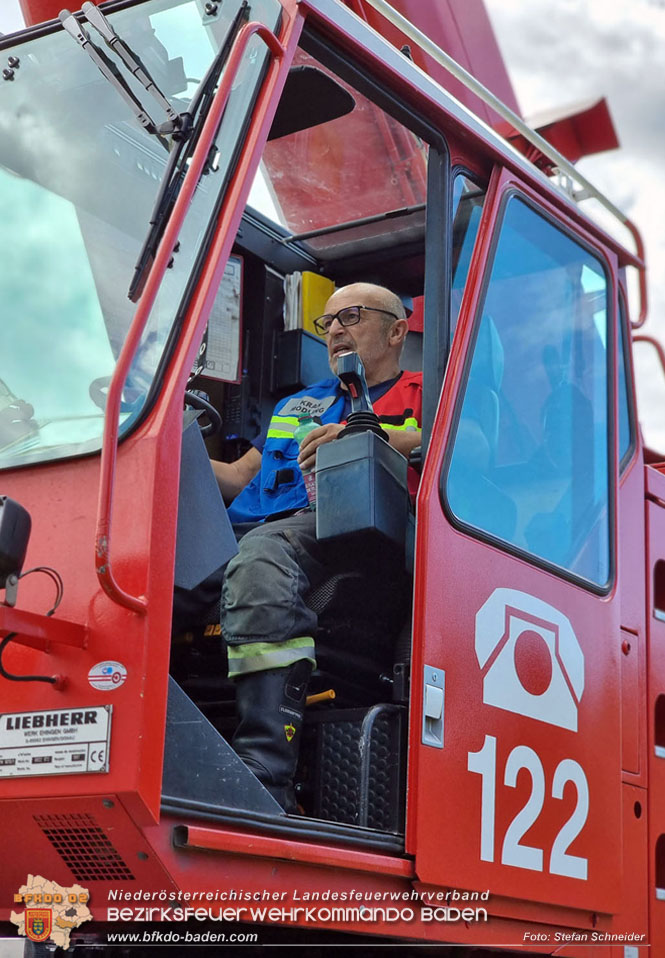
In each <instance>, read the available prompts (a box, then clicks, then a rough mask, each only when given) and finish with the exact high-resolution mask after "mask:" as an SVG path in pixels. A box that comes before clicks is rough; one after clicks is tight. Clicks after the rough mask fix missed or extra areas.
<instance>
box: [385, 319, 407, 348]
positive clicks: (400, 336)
mask: <svg viewBox="0 0 665 958" xmlns="http://www.w3.org/2000/svg"><path fill="white" fill-rule="evenodd" d="M408 331H409V323H408V321H407V320H406V319H396V320H395V322H394V323H393V325H392V327H391V329H390V333H389V335H388V342H389V343H390V345H391V346H398V345H399V344H400V343H402V342H404V339H405V338H406V334H407V333H408Z"/></svg>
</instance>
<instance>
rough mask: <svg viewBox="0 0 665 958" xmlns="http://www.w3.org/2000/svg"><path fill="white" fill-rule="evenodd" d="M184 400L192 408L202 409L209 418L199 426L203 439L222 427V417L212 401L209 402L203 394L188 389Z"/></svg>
mask: <svg viewBox="0 0 665 958" xmlns="http://www.w3.org/2000/svg"><path fill="white" fill-rule="evenodd" d="M185 402H186V403H187V404H188V405H190V406H193V407H194V409H202V410H203V411H204V412H205V414H206V416H207V417H208V419H209V420H210V422H209V423H208V425H207V426H201V435H202V436H203V438H204V439H208V438H209V437H210V436H214V435H215V434H216V433H218V432H219V430H220V429H221V428H222V417H221V416H220V414H219V413H218V412H217V410H216V409H215V407H214V406H213V405H212V403H209V402H208V400H207V399H204V398H203V396H199V394H198V393H195V392H190V391H189V390H187V392H186V393H185Z"/></svg>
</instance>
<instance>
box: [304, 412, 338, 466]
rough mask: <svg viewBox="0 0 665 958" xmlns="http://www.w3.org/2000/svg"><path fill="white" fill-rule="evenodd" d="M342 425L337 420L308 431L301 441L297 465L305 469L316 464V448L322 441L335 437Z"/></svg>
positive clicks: (329, 440) (328, 440)
mask: <svg viewBox="0 0 665 958" xmlns="http://www.w3.org/2000/svg"><path fill="white" fill-rule="evenodd" d="M342 429H344V425H343V424H342V423H339V422H329V423H328V424H327V425H326V426H318V427H317V428H316V429H312V431H311V432H308V433H307V435H306V436H305V438H304V439H303V441H302V446H301V447H300V452H299V453H298V465H299V466H300V468H301V469H304V470H305V471H307V470H308V469H313V468H314V466H315V465H316V450H317V449H318V448H319V446H321V445H323V443H324V442H331V441H332V440H333V439H337V437H338V436H339V434H340V432H341V431H342Z"/></svg>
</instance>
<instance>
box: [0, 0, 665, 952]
mask: <svg viewBox="0 0 665 958" xmlns="http://www.w3.org/2000/svg"><path fill="white" fill-rule="evenodd" d="M25 7H26V9H27V10H28V12H29V13H30V19H31V22H32V23H33V24H35V25H33V26H31V27H29V28H27V29H26V30H25V31H24V32H22V33H20V34H16V35H14V36H11V37H5V38H2V39H0V59H1V60H2V61H3V69H4V79H3V80H2V81H1V82H0V87H1V89H0V94H1V95H0V124H1V128H2V136H1V137H0V207H1V208H2V211H3V215H2V222H3V230H4V234H5V237H6V242H5V246H4V252H3V267H2V271H1V272H0V301H1V302H2V304H3V315H4V322H3V333H2V340H3V347H2V350H1V352H0V378H1V379H2V391H1V392H0V494H1V495H2V497H3V499H2V500H0V501H1V502H2V508H1V510H0V517H1V519H0V585H1V586H2V587H3V588H4V589H5V601H4V604H2V605H0V632H1V634H2V636H4V638H2V640H1V641H0V666H1V669H2V677H1V678H0V683H1V685H2V693H3V695H2V702H3V705H2V715H1V716H0V800H1V802H2V806H3V811H4V814H3V821H4V826H3V828H2V832H1V839H0V842H1V846H2V853H1V857H2V861H3V869H2V881H1V882H0V886H1V888H2V892H1V894H0V908H2V917H3V921H4V922H6V923H7V925H6V927H7V928H8V933H9V934H11V935H14V934H16V927H17V926H18V930H19V932H20V933H21V934H25V935H27V937H28V938H32V940H33V942H39V941H40V940H42V941H45V940H48V939H50V941H51V942H52V943H55V944H58V945H60V946H63V947H66V946H67V945H68V944H70V943H72V944H74V945H75V947H76V950H77V952H81V951H84V950H85V949H86V948H87V947H88V945H90V944H91V943H93V942H95V943H97V944H99V943H102V944H108V945H113V944H121V943H122V944H124V945H125V946H126V947H130V948H132V949H134V948H137V949H139V948H141V947H142V946H143V945H144V944H153V945H154V944H156V943H159V942H162V941H163V942H169V941H170V942H174V941H177V942H179V943H180V944H181V945H182V946H184V945H186V944H187V943H189V942H191V943H197V942H199V941H212V940H215V941H218V942H221V941H226V942H231V941H238V942H240V941H248V940H249V941H252V940H254V941H256V942H258V943H268V942H285V941H286V942H289V941H293V942H297V943H306V942H314V941H317V940H321V941H336V942H338V943H354V942H356V943H357V942H359V941H361V940H362V941H363V942H364V945H363V947H364V948H365V949H367V947H371V942H372V941H374V942H376V943H377V944H378V943H386V942H394V941H402V942H405V941H408V942H415V943H447V944H457V945H459V947H460V949H461V950H464V949H468V948H472V949H474V952H473V953H474V954H475V953H478V954H481V953H489V950H490V949H493V948H499V947H500V948H503V949H504V951H505V952H507V953H511V952H518V951H519V952H520V953H522V952H526V953H533V954H557V955H566V956H578V955H584V956H596V955H597V956H601V955H602V956H611V958H644V956H645V955H646V954H647V948H648V947H649V946H651V948H652V949H655V950H656V951H657V950H658V948H659V947H663V944H662V943H663V942H665V917H664V915H663V909H664V908H665V904H664V903H663V899H664V898H665V812H664V811H663V802H662V795H663V789H664V785H665V771H664V769H665V764H663V756H665V724H664V715H665V712H664V710H663V701H664V698H663V696H664V695H665V656H664V653H663V651H662V650H661V649H660V643H661V642H662V641H663V635H661V634H660V633H661V632H662V631H663V630H664V629H665V626H664V625H663V621H665V598H664V596H665V589H664V582H665V574H664V572H663V570H664V569H665V559H664V558H663V557H662V556H661V554H660V553H661V552H662V551H663V547H662V542H663V541H665V534H663V530H662V528H661V527H665V513H661V512H660V510H661V509H662V508H663V507H664V505H665V478H664V479H660V478H659V476H661V475H662V474H663V467H662V463H659V462H658V457H657V456H656V455H654V454H653V453H650V452H649V451H648V450H646V449H645V448H644V445H643V442H642V438H641V434H640V429H639V426H638V422H637V418H636V407H635V390H634V384H633V380H634V371H633V362H632V350H631V317H630V315H629V309H628V297H627V280H626V275H627V273H628V272H630V271H635V272H636V273H637V275H638V278H639V280H640V284H641V290H642V301H641V303H640V304H639V305H638V309H637V311H636V315H634V316H633V324H635V325H636V324H639V323H641V322H642V321H643V320H644V318H645V309H646V301H645V297H644V270H645V266H644V257H643V252H642V248H641V243H640V240H639V235H638V234H637V231H636V230H635V229H634V227H632V226H631V224H630V223H628V222H627V221H626V220H625V218H624V217H623V216H622V215H621V214H620V213H619V211H617V210H616V209H615V208H614V207H613V206H612V204H611V202H610V201H609V200H607V199H606V198H605V197H603V196H601V195H600V194H599V193H598V192H597V191H595V190H594V189H593V187H592V186H591V184H588V183H587V182H586V181H585V180H583V178H581V177H580V175H579V174H578V173H577V171H576V170H575V168H574V167H573V166H572V165H571V164H570V163H569V161H567V160H566V159H565V158H564V156H562V155H561V154H559V153H557V152H556V150H554V148H553V147H551V146H550V145H549V144H548V143H547V142H545V141H544V140H542V138H541V137H539V136H538V134H536V133H534V132H533V131H531V130H529V129H528V128H526V127H524V124H522V123H521V121H520V119H519V117H517V116H516V115H515V113H514V110H513V112H511V111H510V110H509V109H508V108H507V107H505V106H502V105H501V104H500V103H498V102H497V101H496V100H495V99H494V98H492V97H491V96H488V95H486V93H484V92H483V91H482V90H480V89H479V88H478V86H477V85H474V84H473V83H472V81H470V80H467V79H466V78H465V77H464V74H463V71H461V70H457V77H456V81H455V83H456V84H457V85H456V86H455V88H454V89H455V91H456V94H457V95H453V93H451V91H450V88H449V87H451V84H446V85H445V86H444V85H442V84H441V82H438V81H439V80H441V79H444V77H445V75H446V74H445V73H444V65H446V64H447V65H448V66H450V64H449V63H448V61H447V60H446V57H445V55H444V54H443V53H442V52H441V51H440V50H438V49H437V48H436V47H434V45H433V44H432V42H431V41H429V40H428V39H427V37H426V36H425V35H424V34H422V33H420V32H419V31H418V30H416V29H414V28H412V27H411V26H410V25H409V24H408V23H405V22H404V21H403V20H402V19H401V18H400V17H399V15H397V14H394V13H393V12H391V10H390V8H388V7H387V5H386V4H385V3H383V0H371V3H370V2H368V3H363V4H354V5H353V8H352V9H349V7H347V6H344V5H342V4H341V3H339V2H337V0H302V2H299V3H296V2H295V0H251V2H242V0H224V3H218V2H210V3H205V4H203V3H200V2H198V0H137V2H127V0H118V2H109V3H105V4H103V5H102V12H103V13H104V14H105V17H106V18H107V19H106V20H105V21H104V20H102V21H100V20H99V18H98V17H97V16H96V12H95V11H96V8H95V7H92V6H91V5H85V8H84V11H83V13H82V14H76V15H75V16H71V15H69V16H67V15H66V14H65V13H63V15H62V16H61V17H60V19H58V20H48V17H49V16H53V15H55V13H56V12H57V11H55V9H54V8H53V5H52V4H51V3H50V2H46V0H41V2H37V0H34V2H31V3H30V4H27V3H26V4H25ZM476 9H477V8H476ZM481 12H482V11H481ZM414 15H415V14H414ZM478 15H479V16H480V13H479V14H478ZM386 18H390V19H391V23H390V25H389V24H388V23H387V19H386ZM38 19H39V20H42V21H46V22H41V23H37V20H38ZM100 23H101V26H100ZM478 23H479V24H480V26H482V28H483V30H484V31H485V33H484V34H483V36H486V37H487V43H488V44H491V43H493V40H492V38H491V33H489V34H488V33H487V31H488V29H489V24H488V22H487V21H486V19H484V20H479V21H478ZM104 24H106V27H105V26H104ZM108 25H110V27H111V28H112V29H111V31H110V32H108V29H109V28H108ZM480 26H479V29H480ZM377 27H378V28H380V31H379V30H378V29H377ZM105 30H106V31H107V32H106V34H105V32H104V31H105ZM382 34H383V35H382ZM386 37H388V38H390V41H392V42H389V40H388V39H386ZM488 49H489V47H488ZM427 58H429V59H427ZM132 64H133V66H132ZM423 68H428V69H429V72H430V73H431V74H433V75H434V74H436V77H437V78H436V79H435V78H434V76H430V75H428V74H427V73H426V72H425V70H424V69H423ZM437 71H438V72H437ZM506 84H507V81H506V82H504V83H503V88H504V91H505V96H504V98H505V99H508V100H510V98H511V94H510V92H509V87H508V86H507V85H506ZM479 96H482V97H484V98H485V99H484V100H483V102H482V104H480V101H479V100H478V97H479ZM160 97H161V99H160ZM460 97H462V98H464V99H465V100H466V105H464V103H462V102H461V100H460ZM479 104H480V105H479ZM472 106H473V107H474V110H475V112H474V110H472V108H471V107H472ZM509 106H512V107H513V108H515V106H516V105H515V104H514V103H512V102H511V103H509ZM169 111H170V112H169ZM479 114H482V116H481V115H479ZM493 127H497V128H498V127H502V132H504V133H506V132H510V133H511V135H512V136H513V140H514V142H513V143H512V144H511V142H510V141H508V140H506V139H505V138H504V137H503V136H501V135H500V133H499V132H497V131H496V130H495V129H494V128H493ZM571 135H572V134H571ZM580 191H584V192H585V193H586V194H588V195H590V196H591V197H592V198H594V199H595V200H596V201H597V203H600V204H601V205H603V206H604V207H605V210H606V211H609V212H610V213H611V214H612V216H613V218H614V221H615V222H618V223H619V225H620V226H621V227H622V228H624V229H625V228H626V227H627V231H628V232H627V240H625V241H624V242H623V243H622V242H620V241H619V240H618V239H616V238H615V237H614V235H612V234H611V233H610V232H607V231H606V230H605V229H604V228H602V227H601V226H599V225H598V223H597V222H596V221H595V220H593V219H591V218H590V217H589V216H588V215H587V214H586V213H585V212H584V209H583V208H582V206H581V204H580V202H578V200H579V193H580ZM613 232H614V231H613ZM357 280H369V281H373V282H379V283H382V284H384V285H387V286H389V287H390V288H391V289H393V290H395V291H396V292H397V293H398V294H399V295H401V296H402V298H403V300H404V302H405V303H406V304H407V305H408V308H409V311H410V314H411V315H410V327H411V330H410V333H409V336H408V339H407V348H406V350H405V354H404V357H403V364H404V368H405V369H409V370H422V373H423V390H424V408H423V437H422V451H421V457H420V462H419V464H418V465H419V469H420V473H421V475H420V482H419V486H418V490H417V496H416V498H415V502H414V503H413V506H412V508H411V511H410V518H409V521H408V523H407V532H406V534H405V537H404V538H405V541H404V543H403V547H404V550H405V561H406V562H407V564H408V565H409V569H410V589H409V595H405V596H393V597H392V598H393V599H395V602H394V603H393V604H389V605H388V606H386V605H385V602H384V601H383V600H382V601H381V602H379V603H377V602H376V601H373V597H372V596H371V595H367V593H366V589H365V587H364V584H363V582H362V580H359V579H358V578H357V576H355V575H354V574H353V573H351V572H350V573H349V575H348V576H347V577H344V576H342V577H341V579H340V581H337V582H334V583H332V584H331V590H332V592H333V593H335V598H334V600H333V601H332V604H331V601H330V596H329V595H319V596H316V597H312V602H316V603H319V605H317V606H316V607H317V609H318V610H319V611H320V613H321V615H320V625H321V629H320V632H321V634H320V636H317V649H319V648H320V656H319V673H320V675H319V685H318V686H317V687H316V689H317V691H318V692H319V693H321V694H320V695H319V698H318V700H317V701H314V702H312V703H311V704H310V705H309V706H308V710H307V717H306V734H305V738H304V742H303V747H302V755H301V763H300V768H299V773H298V780H299V786H300V792H299V796H300V802H301V805H302V811H303V814H302V815H298V816H294V815H287V814H285V813H284V812H283V811H282V810H281V809H280V808H279V807H278V806H277V805H276V804H275V803H274V802H273V801H272V799H271V797H270V796H269V795H268V793H267V792H265V790H264V789H263V788H262V787H261V786H260V785H259V783H258V781H257V780H255V779H254V777H253V776H252V774H251V773H250V772H249V771H248V770H247V769H245V768H244V766H242V763H240V762H239V760H237V759H236V757H235V755H234V753H233V752H232V750H231V748H230V746H229V745H228V740H229V739H230V736H231V734H232V732H233V725H234V718H233V688H232V684H231V683H229V682H228V680H227V679H226V678H225V662H224V650H223V643H222V641H221V638H220V635H219V625H218V622H219V616H218V615H217V617H216V618H215V612H214V610H212V611H211V615H210V617H209V620H208V621H198V622H195V623H192V625H191V628H187V629H185V630H184V632H180V633H179V634H178V635H176V636H174V635H173V634H172V627H171V612H172V597H173V591H174V584H175V586H176V587H180V586H186V585H187V584H191V583H192V582H195V581H199V579H200V578H201V576H202V575H203V574H204V573H205V572H206V571H210V567H211V565H212V567H214V563H215V562H219V560H220V554H219V550H220V548H223V546H221V545H220V542H221V541H222V540H223V538H224V537H223V535H222V531H223V530H224V529H226V530H227V532H228V529H227V526H226V525H225V523H227V519H226V516H225V512H224V507H223V504H222V502H221V499H220V497H219V493H218V492H217V490H216V486H215V483H214V480H213V479H212V473H211V470H210V466H209V457H212V458H216V459H224V460H228V461H230V460H233V459H235V458H236V457H237V456H238V455H240V454H241V453H242V452H243V451H244V450H245V449H246V448H247V446H248V443H249V442H251V440H252V439H253V438H254V437H255V436H256V435H257V434H258V433H259V432H260V431H261V429H262V428H263V426H264V425H265V424H266V423H267V420H268V418H269V416H270V411H271V409H272V407H273V406H274V404H275V402H276V401H277V399H279V398H280V397H282V396H285V395H287V394H288V393H290V392H293V391H295V390H296V389H298V388H301V386H304V385H306V384H308V383H309V382H311V381H312V380H314V379H317V378H322V376H324V375H325V370H326V367H327V353H326V349H325V345H324V343H322V341H321V340H320V338H318V337H317V336H316V334H315V332H314V330H313V327H312V325H311V319H312V317H313V316H314V315H316V312H317V309H318V311H319V312H320V308H319V307H320V305H321V304H322V303H323V302H325V299H326V298H327V295H328V293H329V292H330V291H331V290H332V289H333V288H334V286H335V285H337V286H340V285H344V284H346V283H349V282H354V281H357ZM202 394H203V395H202ZM202 400H203V402H202ZM183 405H185V418H184V421H183ZM201 405H203V407H204V409H207V410H208V413H207V415H208V416H209V418H210V427H212V428H211V430H210V431H211V435H209V436H204V437H203V438H202V436H201V432H202V430H201V428H200V426H201V423H202V422H203V423H205V414H204V415H203V416H201V415H200V414H198V413H197V412H196V409H198V408H199V407H200V406H201ZM195 407H196V408H195ZM207 428H208V427H206V430H207ZM206 430H203V431H204V432H205V431H206ZM227 541H228V540H227ZM231 548H232V547H231ZM362 549H363V540H362V537H360V538H359V539H358V540H356V544H355V545H353V550H355V551H356V552H361V551H362ZM330 689H332V690H333V691H334V692H335V694H336V698H335V699H334V700H333V699H332V698H331V697H330V695H329V694H327V693H328V690H330ZM661 780H663V781H661ZM72 895H73V896H74V897H73V898H69V897H68V896H72ZM36 912H40V914H36ZM167 933H170V934H171V936H172V937H171V938H170V939H167V938H164V937H163V936H164V935H166V934H167ZM204 934H208V936H211V935H219V934H222V935H226V936H227V937H226V938H223V937H222V938H216V939H213V938H211V937H208V938H207V939H202V938H200V937H199V938H196V937H193V936H196V935H199V936H200V935H204ZM252 934H254V935H256V936H257V937H255V938H254V939H252V938H251V937H250V938H247V937H246V936H248V935H252ZM121 935H127V936H129V937H125V938H122V937H121ZM132 935H133V936H134V937H131V936H132ZM174 935H179V936H180V937H178V938H175V937H173V936H174ZM187 935H189V936H190V937H189V938H187ZM40 936H41V938H40ZM113 936H116V937H113ZM150 936H152V937H150ZM160 936H161V937H160ZM232 936H239V937H232ZM243 936H245V937H243ZM361 936H362V938H361ZM35 947H36V946H35ZM652 953H653V952H652Z"/></svg>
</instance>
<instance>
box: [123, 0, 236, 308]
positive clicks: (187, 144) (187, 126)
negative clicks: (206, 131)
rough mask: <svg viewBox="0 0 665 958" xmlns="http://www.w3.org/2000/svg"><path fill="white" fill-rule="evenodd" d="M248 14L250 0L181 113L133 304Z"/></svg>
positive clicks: (141, 257)
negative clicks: (185, 108)
mask: <svg viewBox="0 0 665 958" xmlns="http://www.w3.org/2000/svg"><path fill="white" fill-rule="evenodd" d="M248 12H249V4H248V2H247V0H244V2H243V3H242V5H241V6H240V7H239V8H238V11H237V13H236V15H235V17H234V18H233V20H232V21H231V24H230V26H229V29H228V32H227V34H226V36H225V38H224V42H223V43H222V45H221V47H220V48H219V50H218V52H217V54H216V55H215V57H214V59H213V61H212V63H211V64H210V66H209V68H208V70H207V72H206V74H205V76H204V77H203V79H202V80H201V82H200V83H199V85H198V87H197V88H196V90H195V91H194V96H193V97H192V99H191V102H190V104H189V107H188V108H187V110H186V111H185V112H184V113H181V114H180V122H181V129H180V131H179V133H177V134H176V137H178V139H177V142H176V145H175V147H174V148H173V150H172V151H171V155H170V156H169V159H168V162H167V164H166V169H165V170H164V176H163V177H162V182H161V185H160V188H159V192H158V194H157V199H156V200H155V205H154V207H153V210H152V213H151V215H150V220H149V222H148V227H149V228H148V234H147V236H146V238H145V241H144V243H143V246H142V247H141V252H140V253H139V257H138V259H137V261H136V265H135V266H134V276H133V278H132V281H131V283H130V286H129V290H128V291H127V296H128V297H129V299H130V300H132V302H136V300H137V299H138V298H139V296H140V295H141V293H142V292H143V287H144V286H145V283H146V280H147V278H148V273H149V271H150V267H151V265H152V263H153V261H154V258H155V254H156V252H157V247H158V246H159V241H160V239H161V238H162V235H163V233H164V230H165V228H166V224H167V222H168V220H169V217H170V215H171V212H172V210H173V207H174V206H175V201H176V199H177V197H178V193H179V192H180V188H181V186H182V183H183V180H184V178H185V173H186V169H187V162H188V160H189V159H190V157H191V155H192V153H193V152H194V150H195V149H196V144H197V143H198V140H199V136H200V133H201V130H202V128H203V125H204V123H205V120H206V117H207V116H208V111H209V109H210V104H211V103H212V100H213V95H214V92H215V88H216V86H217V83H218V81H219V77H220V74H221V72H222V70H223V69H224V65H225V63H226V61H227V60H228V57H229V54H230V52H231V48H232V46H233V43H234V41H235V38H236V36H237V35H238V33H239V31H240V28H241V27H242V25H243V23H244V22H245V20H246V19H247V15H248ZM195 118H196V120H195ZM174 138H175V137H174Z"/></svg>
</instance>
